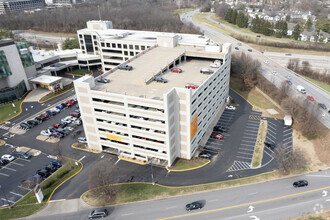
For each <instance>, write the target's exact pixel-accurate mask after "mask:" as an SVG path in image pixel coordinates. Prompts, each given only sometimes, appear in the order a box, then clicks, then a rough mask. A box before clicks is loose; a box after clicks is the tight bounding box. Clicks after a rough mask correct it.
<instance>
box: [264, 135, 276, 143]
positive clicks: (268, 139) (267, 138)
mask: <svg viewBox="0 0 330 220" xmlns="http://www.w3.org/2000/svg"><path fill="white" fill-rule="evenodd" d="M266 140H267V141H272V142H275V141H274V140H273V139H272V138H270V137H269V136H267V137H266Z"/></svg>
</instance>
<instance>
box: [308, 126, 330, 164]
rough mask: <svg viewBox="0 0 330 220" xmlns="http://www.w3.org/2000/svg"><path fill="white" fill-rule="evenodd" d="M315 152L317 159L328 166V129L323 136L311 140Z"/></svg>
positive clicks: (329, 161) (329, 152)
mask: <svg viewBox="0 0 330 220" xmlns="http://www.w3.org/2000/svg"><path fill="white" fill-rule="evenodd" d="M312 143H313V144H314V146H315V153H316V155H317V156H318V158H319V160H320V161H321V162H322V163H324V164H325V165H327V166H330V147H329V146H330V131H329V130H328V131H327V132H326V134H325V135H324V136H322V137H321V138H319V139H316V140H313V141H312Z"/></svg>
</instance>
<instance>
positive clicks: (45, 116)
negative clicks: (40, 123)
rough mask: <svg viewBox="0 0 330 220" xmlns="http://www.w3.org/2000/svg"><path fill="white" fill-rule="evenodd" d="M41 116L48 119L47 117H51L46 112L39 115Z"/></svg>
mask: <svg viewBox="0 0 330 220" xmlns="http://www.w3.org/2000/svg"><path fill="white" fill-rule="evenodd" d="M39 117H44V118H45V119H46V120H47V119H49V115H47V114H45V113H44V114H41V115H39Z"/></svg>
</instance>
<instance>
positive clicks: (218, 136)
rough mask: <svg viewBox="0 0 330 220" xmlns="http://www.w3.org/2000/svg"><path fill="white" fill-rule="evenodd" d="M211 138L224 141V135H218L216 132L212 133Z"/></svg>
mask: <svg viewBox="0 0 330 220" xmlns="http://www.w3.org/2000/svg"><path fill="white" fill-rule="evenodd" d="M210 137H211V138H215V139H220V140H222V139H223V135H222V134H219V133H216V132H212V134H211V136H210Z"/></svg>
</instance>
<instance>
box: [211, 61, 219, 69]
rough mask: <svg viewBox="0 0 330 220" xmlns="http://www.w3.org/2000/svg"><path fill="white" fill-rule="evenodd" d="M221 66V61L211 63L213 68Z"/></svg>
mask: <svg viewBox="0 0 330 220" xmlns="http://www.w3.org/2000/svg"><path fill="white" fill-rule="evenodd" d="M220 66H221V63H219V62H214V63H211V64H210V67H212V68H219V67H220Z"/></svg>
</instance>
